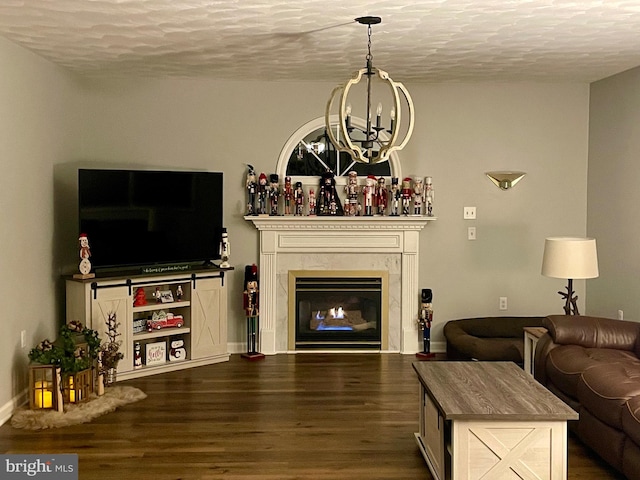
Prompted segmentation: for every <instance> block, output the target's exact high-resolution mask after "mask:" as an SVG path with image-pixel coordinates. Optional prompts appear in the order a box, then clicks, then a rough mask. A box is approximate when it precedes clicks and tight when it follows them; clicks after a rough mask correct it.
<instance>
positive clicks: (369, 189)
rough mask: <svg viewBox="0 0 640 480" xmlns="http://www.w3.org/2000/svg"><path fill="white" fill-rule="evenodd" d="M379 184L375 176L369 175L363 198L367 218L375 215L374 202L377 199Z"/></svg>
mask: <svg viewBox="0 0 640 480" xmlns="http://www.w3.org/2000/svg"><path fill="white" fill-rule="evenodd" d="M377 183H378V182H377V180H376V177H374V176H373V175H368V176H367V179H366V180H365V185H364V188H363V189H362V196H363V198H364V200H363V202H362V203H363V204H364V216H365V217H370V216H372V215H373V201H374V199H375V193H376V184H377Z"/></svg>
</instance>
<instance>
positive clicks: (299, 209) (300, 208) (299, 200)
mask: <svg viewBox="0 0 640 480" xmlns="http://www.w3.org/2000/svg"><path fill="white" fill-rule="evenodd" d="M293 198H294V202H295V204H296V210H295V213H294V215H304V190H302V182H296V189H295V190H294V191H293Z"/></svg>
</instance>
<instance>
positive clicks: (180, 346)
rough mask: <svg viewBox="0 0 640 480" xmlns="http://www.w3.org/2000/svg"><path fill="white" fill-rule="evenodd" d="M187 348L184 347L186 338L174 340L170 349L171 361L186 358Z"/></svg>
mask: <svg viewBox="0 0 640 480" xmlns="http://www.w3.org/2000/svg"><path fill="white" fill-rule="evenodd" d="M186 358H187V349H186V348H185V347H184V340H173V341H172V342H171V348H170V349H169V361H170V362H179V361H181V360H186Z"/></svg>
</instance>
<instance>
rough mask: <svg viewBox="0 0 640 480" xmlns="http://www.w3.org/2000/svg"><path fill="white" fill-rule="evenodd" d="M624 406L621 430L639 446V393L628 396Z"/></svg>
mask: <svg viewBox="0 0 640 480" xmlns="http://www.w3.org/2000/svg"><path fill="white" fill-rule="evenodd" d="M625 407H626V408H625V409H624V410H623V411H622V430H623V431H624V433H626V434H627V435H628V436H629V438H631V439H632V440H633V441H634V442H635V443H636V444H637V445H638V447H640V395H638V396H636V397H633V398H630V399H629V401H628V402H627V404H626V405H625ZM639 473H640V472H639Z"/></svg>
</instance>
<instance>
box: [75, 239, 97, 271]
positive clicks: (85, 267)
mask: <svg viewBox="0 0 640 480" xmlns="http://www.w3.org/2000/svg"><path fill="white" fill-rule="evenodd" d="M78 243H79V247H80V264H79V265H78V270H79V271H80V273H76V274H75V275H74V276H73V278H93V277H95V274H93V273H91V262H90V261H89V257H91V249H90V248H89V239H88V238H87V234H86V233H81V234H80V236H79V237H78Z"/></svg>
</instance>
